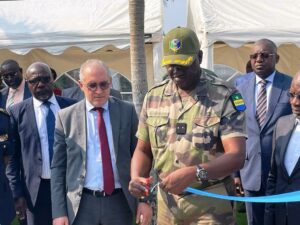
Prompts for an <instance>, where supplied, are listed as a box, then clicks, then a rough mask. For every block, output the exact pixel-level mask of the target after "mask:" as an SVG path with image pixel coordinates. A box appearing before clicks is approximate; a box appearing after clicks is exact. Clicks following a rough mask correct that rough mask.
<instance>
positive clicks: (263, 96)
mask: <svg viewBox="0 0 300 225" xmlns="http://www.w3.org/2000/svg"><path fill="white" fill-rule="evenodd" d="M259 85H260V89H259V92H258V95H257V106H256V119H257V122H258V125H259V127H260V128H261V127H262V125H263V124H264V122H265V119H266V112H267V91H266V85H267V81H266V80H261V81H259Z"/></svg>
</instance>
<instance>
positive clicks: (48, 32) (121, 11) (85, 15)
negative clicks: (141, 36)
mask: <svg viewBox="0 0 300 225" xmlns="http://www.w3.org/2000/svg"><path fill="white" fill-rule="evenodd" d="M162 11H163V1H161V0H145V34H150V36H151V37H150V38H149V39H148V40H146V41H151V42H154V43H155V42H160V41H161V38H162V24H163V22H162V21H163V18H162V17H163V13H162ZM129 42H130V37H129V14H128V1H127V0H114V1H107V0H86V1H82V0H64V1H61V0H43V1H38V0H26V1H0V49H9V50H10V51H12V52H14V53H16V54H20V55H25V54H27V53H28V52H29V51H30V50H32V49H35V48H39V49H44V50H46V51H47V52H49V53H51V54H54V55H58V54H62V53H63V52H64V51H65V49H67V48H69V47H71V46H75V47H79V48H82V49H84V50H85V51H87V52H94V51H96V50H98V49H101V48H103V47H104V46H106V45H108V44H110V45H114V46H115V47H117V48H119V49H126V48H128V47H129Z"/></svg>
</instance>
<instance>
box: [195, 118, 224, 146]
mask: <svg viewBox="0 0 300 225" xmlns="http://www.w3.org/2000/svg"><path fill="white" fill-rule="evenodd" d="M219 125H220V117H218V116H210V117H209V116H204V117H198V118H195V119H194V120H193V130H192V132H193V146H194V147H195V148H197V149H202V150H207V151H209V150H211V149H215V148H216V144H217V140H218V130H219Z"/></svg>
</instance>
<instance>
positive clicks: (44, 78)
mask: <svg viewBox="0 0 300 225" xmlns="http://www.w3.org/2000/svg"><path fill="white" fill-rule="evenodd" d="M25 78H26V80H27V82H28V87H29V89H30V92H31V93H32V96H33V97H31V98H29V99H27V100H24V101H22V102H20V103H18V104H15V105H13V106H12V107H11V108H10V113H11V125H12V132H13V133H12V138H13V145H14V146H13V147H14V151H15V152H14V154H13V156H12V158H11V159H10V160H9V163H8V166H7V177H8V179H9V182H10V186H11V189H12V193H13V197H14V199H15V207H16V210H17V215H19V217H20V218H27V224H28V225H52V215H51V194H50V175H51V171H50V164H51V159H52V155H53V141H54V126H55V114H56V113H57V112H58V110H60V109H61V108H65V107H68V106H70V105H72V104H73V103H75V100H72V99H67V98H62V97H59V96H54V94H53V77H52V73H51V70H50V68H49V66H48V65H47V64H44V63H41V62H36V63H33V64H32V65H30V66H29V67H28V69H27V71H26V76H25Z"/></svg>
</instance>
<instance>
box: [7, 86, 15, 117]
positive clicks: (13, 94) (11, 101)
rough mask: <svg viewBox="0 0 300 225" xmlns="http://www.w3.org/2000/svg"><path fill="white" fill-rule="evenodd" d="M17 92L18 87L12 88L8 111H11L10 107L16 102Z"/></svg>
mask: <svg viewBox="0 0 300 225" xmlns="http://www.w3.org/2000/svg"><path fill="white" fill-rule="evenodd" d="M16 94H17V89H11V95H10V96H9V98H8V99H7V101H6V111H8V112H9V107H11V106H12V105H13V104H14V103H15V102H14V100H15V95H16Z"/></svg>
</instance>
